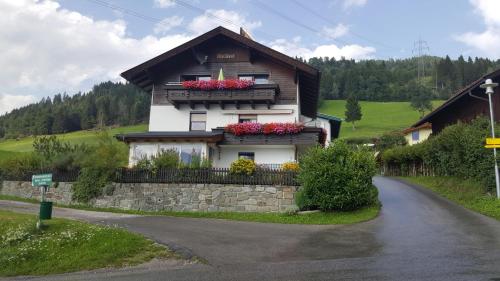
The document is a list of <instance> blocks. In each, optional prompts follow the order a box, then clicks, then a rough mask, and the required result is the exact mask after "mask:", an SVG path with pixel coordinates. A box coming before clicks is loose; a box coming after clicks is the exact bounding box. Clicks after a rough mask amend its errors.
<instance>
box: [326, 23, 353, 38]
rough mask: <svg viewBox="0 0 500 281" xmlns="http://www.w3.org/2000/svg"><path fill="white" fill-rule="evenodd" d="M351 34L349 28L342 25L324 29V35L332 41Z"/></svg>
mask: <svg viewBox="0 0 500 281" xmlns="http://www.w3.org/2000/svg"><path fill="white" fill-rule="evenodd" d="M348 32H349V27H348V26H347V25H344V24H342V23H339V24H337V25H336V26H335V27H333V28H332V27H327V26H325V27H323V33H324V34H326V35H327V36H328V37H330V38H331V39H337V38H339V37H342V36H344V35H346V34H347V33H348Z"/></svg>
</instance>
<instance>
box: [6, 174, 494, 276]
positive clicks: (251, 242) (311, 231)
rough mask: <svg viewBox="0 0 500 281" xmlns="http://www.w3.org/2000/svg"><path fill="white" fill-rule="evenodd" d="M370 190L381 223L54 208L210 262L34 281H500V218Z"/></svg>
mask: <svg viewBox="0 0 500 281" xmlns="http://www.w3.org/2000/svg"><path fill="white" fill-rule="evenodd" d="M374 184H375V185H376V186H377V187H378V189H379V191H380V195H379V198H380V201H381V202H382V204H383V207H382V211H381V213H380V216H379V217H378V218H376V219H374V220H372V221H369V222H365V223H360V224H356V225H344V226H306V225H279V224H264V223H250V222H233V221H224V220H210V219H191V218H172V217H144V216H133V215H115V214H113V215H109V214H106V213H98V212H95V213H89V212H85V211H74V210H68V209H64V210H63V209H56V210H55V216H65V217H71V218H77V219H82V220H86V221H90V222H99V223H109V224H117V225H120V226H123V227H126V228H127V229H129V230H131V231H136V232H140V233H142V234H144V235H146V236H148V237H150V238H152V239H154V240H156V241H158V242H161V243H164V244H167V245H169V246H170V247H171V248H173V249H175V250H176V251H178V252H179V253H181V254H183V255H185V256H191V255H195V256H198V257H201V258H203V259H205V260H206V261H207V263H208V264H187V265H183V266H178V265H176V266H164V267H162V266H160V267H158V266H157V267H139V268H134V269H125V270H100V271H95V272H85V273H75V274H64V275H57V276H50V277H44V278H30V280H259V281H261V280H500V222H499V221H496V220H494V219H490V218H487V217H485V216H482V215H479V214H476V213H473V212H471V211H468V210H466V209H464V208H462V207H460V206H458V205H456V204H454V203H451V202H449V201H447V200H445V199H443V198H441V197H438V196H436V195H435V194H433V193H432V192H430V191H428V190H426V189H423V188H420V187H418V186H414V185H410V184H407V183H404V182H400V181H398V180H394V179H391V178H384V177H375V178H374ZM0 208H2V209H11V210H15V211H20V212H36V210H37V206H36V205H31V204H24V203H11V202H6V201H0ZM19 279H24V278H19ZM19 279H16V280H19Z"/></svg>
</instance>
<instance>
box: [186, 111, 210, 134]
mask: <svg viewBox="0 0 500 281" xmlns="http://www.w3.org/2000/svg"><path fill="white" fill-rule="evenodd" d="M206 129H207V113H206V112H191V118H190V124H189V130H190V131H205V130H206Z"/></svg>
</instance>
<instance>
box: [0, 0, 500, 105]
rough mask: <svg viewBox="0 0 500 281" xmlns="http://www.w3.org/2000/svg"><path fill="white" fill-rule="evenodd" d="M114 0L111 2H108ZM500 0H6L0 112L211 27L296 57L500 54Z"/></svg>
mask: <svg viewBox="0 0 500 281" xmlns="http://www.w3.org/2000/svg"><path fill="white" fill-rule="evenodd" d="M110 7H111V8H110ZM496 11H500V1H499V0H470V1H468V0H440V1H431V0H412V1H410V0H400V1H396V0H323V1H321V0H307V1H304V0H273V1H270V0H213V1H202V0H143V1H137V0H135V1H134V0H59V1H57V0H49V1H35V0H16V1H11V0H10V1H9V0H0V38H2V40H0V64H1V65H2V68H3V70H2V71H1V72H0V85H1V86H0V114H1V113H3V112H6V111H8V110H10V109H12V108H15V107H18V106H21V105H23V104H27V103H29V102H33V101H36V100H39V99H40V98H41V97H43V96H49V95H50V96H52V95H54V94H56V93H58V92H67V93H69V94H73V93H75V92H77V91H88V90H89V89H90V87H91V86H92V85H93V84H95V83H97V82H100V81H106V80H115V81H118V80H119V79H120V78H119V73H120V72H122V71H124V70H126V69H128V68H129V67H132V66H134V65H136V64H138V63H140V62H143V61H144V60H147V59H149V58H151V57H153V56H155V55H158V54H160V53H162V52H165V51H167V50H169V49H171V48H173V47H175V46H177V45H179V44H182V43H183V42H186V41H187V40H189V39H192V38H194V37H196V36H197V35H199V34H201V33H204V32H206V31H208V30H210V29H211V28H213V27H215V26H218V25H224V26H226V27H228V28H230V29H233V30H237V29H238V27H239V26H243V27H244V28H246V29H247V30H249V31H250V33H251V34H252V35H253V36H254V38H255V40H257V41H259V42H261V43H263V44H266V45H268V46H270V47H272V48H274V49H276V50H278V51H281V52H284V53H286V54H288V55H290V56H302V57H306V58H309V57H312V56H329V57H336V58H340V57H341V56H344V57H348V58H353V59H357V60H359V59H370V58H379V59H388V58H407V57H411V56H412V55H413V54H412V48H413V43H414V41H416V40H418V39H419V38H421V39H422V40H425V41H426V42H427V44H428V46H429V52H428V53H429V54H431V55H437V56H444V55H447V54H448V55H450V56H451V57H453V58H456V57H458V56H459V55H460V54H463V55H464V56H472V57H474V56H483V57H489V58H492V59H497V58H499V57H500V13H498V12H496Z"/></svg>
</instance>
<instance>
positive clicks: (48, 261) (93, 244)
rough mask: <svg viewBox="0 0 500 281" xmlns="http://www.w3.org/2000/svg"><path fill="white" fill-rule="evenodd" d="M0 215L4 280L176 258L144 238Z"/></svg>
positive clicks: (89, 226)
mask: <svg viewBox="0 0 500 281" xmlns="http://www.w3.org/2000/svg"><path fill="white" fill-rule="evenodd" d="M36 220H37V217H36V216H34V215H27V214H19V213H14V212H9V211H0V276H17V275H47V274H56V273H65V272H74V271H81V270H90V269H97V268H104V267H121V266H128V265H136V264H141V263H144V262H147V261H149V260H151V259H153V258H162V259H166V258H177V256H176V255H175V254H174V253H173V252H171V251H169V250H168V249H167V248H166V247H164V246H162V245H159V244H156V243H154V242H153V241H151V240H148V239H146V238H144V237H143V236H141V235H138V234H134V233H130V232H128V231H126V230H123V229H119V228H116V227H110V226H97V225H92V224H88V223H83V222H77V221H72V220H67V219H52V220H47V221H44V227H43V228H42V229H41V230H37V229H36V226H35V225H36Z"/></svg>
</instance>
